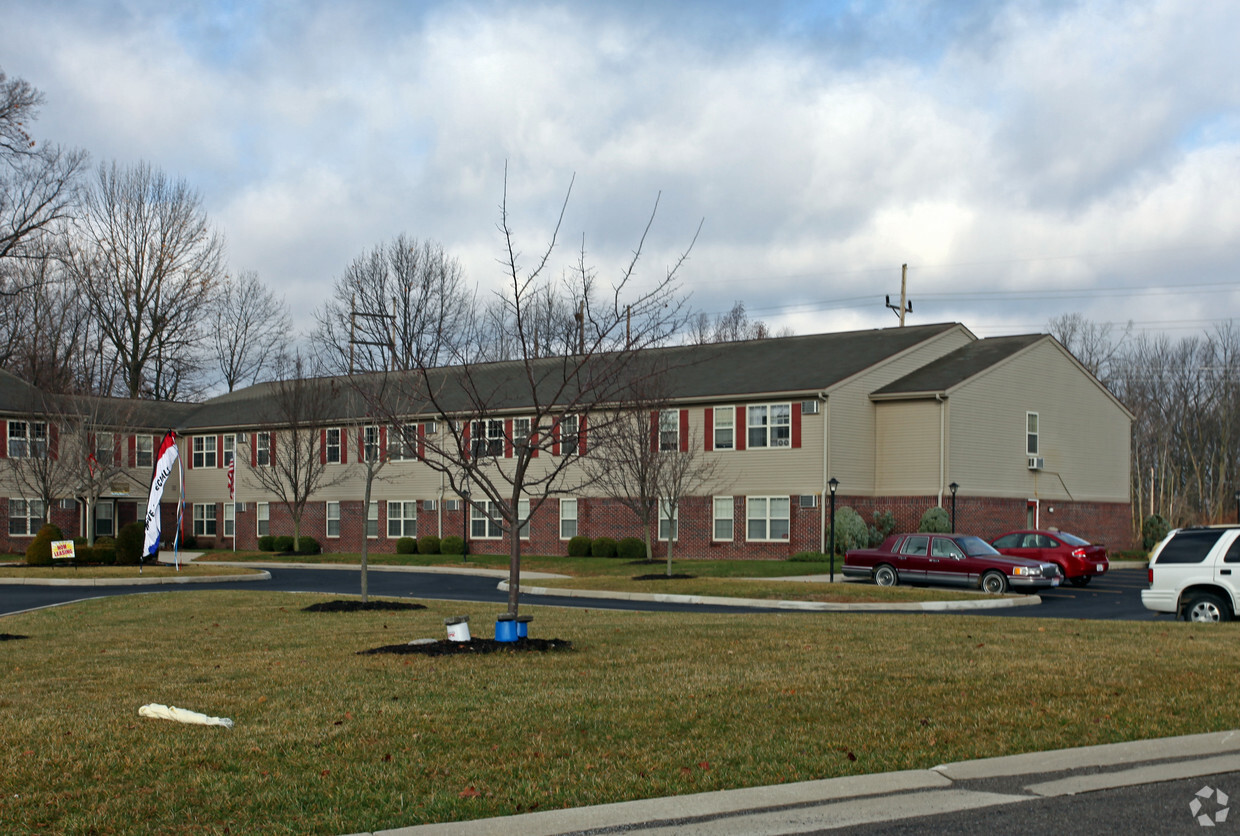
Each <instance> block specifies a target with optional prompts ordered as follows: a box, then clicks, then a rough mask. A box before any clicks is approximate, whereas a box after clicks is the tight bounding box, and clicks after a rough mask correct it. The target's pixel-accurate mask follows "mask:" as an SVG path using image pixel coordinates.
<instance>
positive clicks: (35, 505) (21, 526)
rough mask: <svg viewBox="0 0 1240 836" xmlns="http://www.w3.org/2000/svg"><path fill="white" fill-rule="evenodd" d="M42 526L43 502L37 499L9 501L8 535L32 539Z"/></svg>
mask: <svg viewBox="0 0 1240 836" xmlns="http://www.w3.org/2000/svg"><path fill="white" fill-rule="evenodd" d="M41 525H43V501H42V500H39V499H10V500H9V535H10V536H13V537H33V536H34V535H36V534H38V533H39V526H41Z"/></svg>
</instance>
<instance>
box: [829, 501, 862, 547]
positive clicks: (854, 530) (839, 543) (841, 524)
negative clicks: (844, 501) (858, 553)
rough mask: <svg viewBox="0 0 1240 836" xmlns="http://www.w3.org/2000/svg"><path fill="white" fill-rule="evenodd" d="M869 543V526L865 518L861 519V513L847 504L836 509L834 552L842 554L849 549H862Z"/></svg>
mask: <svg viewBox="0 0 1240 836" xmlns="http://www.w3.org/2000/svg"><path fill="white" fill-rule="evenodd" d="M828 524H829V523H828ZM869 544H870V527H869V526H868V525H866V524H865V520H863V519H861V515H860V514H858V513H857V512H856V511H854V510H853V509H852V508H851V507H850V506H848V505H845V506H844V507H843V508H840V509H839V510H837V511H836V512H835V553H836V554H843V553H844V552H846V551H848V550H849V549H863V548H865V547H866V546H868V545H869ZM828 551H830V550H829V549H828Z"/></svg>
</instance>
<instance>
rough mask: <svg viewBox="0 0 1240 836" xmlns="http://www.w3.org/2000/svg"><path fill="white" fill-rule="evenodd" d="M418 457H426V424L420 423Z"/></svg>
mask: <svg viewBox="0 0 1240 836" xmlns="http://www.w3.org/2000/svg"><path fill="white" fill-rule="evenodd" d="M418 458H419V459H425V458H426V425H425V424H418Z"/></svg>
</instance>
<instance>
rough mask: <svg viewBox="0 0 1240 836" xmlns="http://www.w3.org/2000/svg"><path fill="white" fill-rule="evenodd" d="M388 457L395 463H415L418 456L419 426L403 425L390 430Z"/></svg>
mask: <svg viewBox="0 0 1240 836" xmlns="http://www.w3.org/2000/svg"><path fill="white" fill-rule="evenodd" d="M388 446H389V447H390V448H391V449H390V450H389V451H388V455H389V456H390V457H391V459H392V461H394V462H409V461H413V460H414V459H416V458H417V456H418V425H417V424H401V425H400V426H399V427H390V428H389V429H388Z"/></svg>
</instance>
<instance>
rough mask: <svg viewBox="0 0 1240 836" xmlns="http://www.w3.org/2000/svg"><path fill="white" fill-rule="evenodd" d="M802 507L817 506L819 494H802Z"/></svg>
mask: <svg viewBox="0 0 1240 836" xmlns="http://www.w3.org/2000/svg"><path fill="white" fill-rule="evenodd" d="M801 507H802V508H817V507H818V494H813V493H811V494H801Z"/></svg>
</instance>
